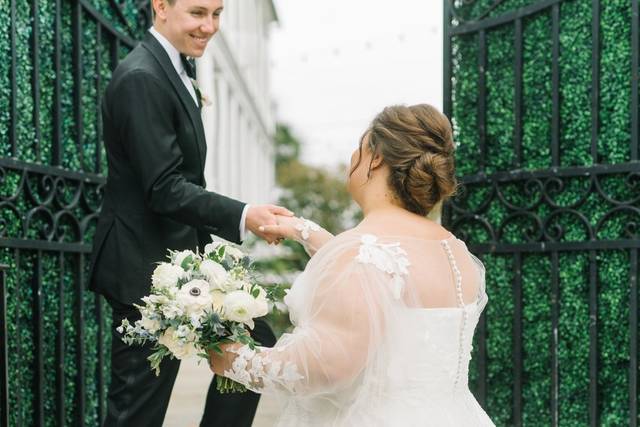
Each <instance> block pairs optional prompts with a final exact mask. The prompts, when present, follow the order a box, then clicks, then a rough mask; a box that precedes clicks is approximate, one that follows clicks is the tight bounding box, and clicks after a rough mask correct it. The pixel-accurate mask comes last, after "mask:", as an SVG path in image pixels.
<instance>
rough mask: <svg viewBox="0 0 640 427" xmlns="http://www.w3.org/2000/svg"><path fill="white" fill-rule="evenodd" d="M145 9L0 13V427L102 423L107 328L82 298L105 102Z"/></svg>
mask: <svg viewBox="0 0 640 427" xmlns="http://www.w3.org/2000/svg"><path fill="white" fill-rule="evenodd" d="M148 7H149V2H148V1H147V0H136V1H134V0H130V1H121V0H110V1H108V2H107V1H101V0H94V1H90V0H45V1H43V0H33V1H29V2H17V1H16V0H11V1H10V7H7V8H5V7H3V8H2V10H1V11H0V21H1V22H3V23H4V25H5V28H4V31H2V32H1V33H3V36H1V37H0V52H2V56H3V58H5V60H4V61H3V63H2V64H0V90H1V92H0V104H2V110H3V111H2V113H0V263H4V264H7V268H6V271H5V274H4V275H2V274H0V287H1V288H0V319H2V320H3V324H2V327H1V329H0V339H1V340H2V342H1V343H0V344H1V346H2V347H1V349H0V381H1V384H0V401H1V402H2V405H0V425H3V426H23V425H38V426H46V425H60V426H62V425H85V424H88V425H98V424H99V422H100V420H102V419H103V415H104V402H105V392H106V387H107V383H108V378H107V377H106V374H107V373H108V366H107V364H108V359H105V357H104V356H105V355H106V354H108V353H107V352H108V348H107V346H108V345H109V343H110V333H109V330H108V329H107V328H108V325H109V322H110V320H109V315H108V313H105V312H104V303H103V302H102V301H101V299H99V298H97V297H95V296H94V295H93V294H91V293H89V292H87V291H86V290H85V288H86V273H87V267H88V262H87V261H88V259H87V257H88V255H89V253H90V251H91V239H92V235H93V231H94V227H95V223H96V221H97V215H98V212H99V209H100V204H101V195H102V187H103V185H104V183H105V177H104V173H105V171H106V167H105V165H106V158H105V155H104V150H103V146H102V129H101V121H100V103H101V94H102V93H103V91H104V89H105V87H106V83H107V82H108V80H109V78H110V75H111V70H113V68H114V67H115V66H116V65H117V63H118V61H119V59H120V58H122V57H123V56H124V55H125V54H126V53H127V52H128V51H129V50H130V49H131V48H133V46H134V45H135V39H137V38H138V37H139V36H140V35H141V34H142V32H143V31H144V30H145V29H146V28H147V27H148V26H149V25H150V16H149V9H148ZM5 276H6V277H5Z"/></svg>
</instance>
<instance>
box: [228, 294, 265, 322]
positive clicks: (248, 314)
mask: <svg viewBox="0 0 640 427" xmlns="http://www.w3.org/2000/svg"><path fill="white" fill-rule="evenodd" d="M257 308H259V307H257V306H256V302H255V298H253V297H252V296H251V295H249V293H248V292H245V291H233V292H231V293H229V294H227V296H225V298H224V316H225V318H226V319H227V320H230V321H232V322H238V323H244V324H245V325H247V326H249V327H250V328H251V329H253V326H254V324H253V318H254V317H256V316H255V314H254V313H255V310H256V309H257Z"/></svg>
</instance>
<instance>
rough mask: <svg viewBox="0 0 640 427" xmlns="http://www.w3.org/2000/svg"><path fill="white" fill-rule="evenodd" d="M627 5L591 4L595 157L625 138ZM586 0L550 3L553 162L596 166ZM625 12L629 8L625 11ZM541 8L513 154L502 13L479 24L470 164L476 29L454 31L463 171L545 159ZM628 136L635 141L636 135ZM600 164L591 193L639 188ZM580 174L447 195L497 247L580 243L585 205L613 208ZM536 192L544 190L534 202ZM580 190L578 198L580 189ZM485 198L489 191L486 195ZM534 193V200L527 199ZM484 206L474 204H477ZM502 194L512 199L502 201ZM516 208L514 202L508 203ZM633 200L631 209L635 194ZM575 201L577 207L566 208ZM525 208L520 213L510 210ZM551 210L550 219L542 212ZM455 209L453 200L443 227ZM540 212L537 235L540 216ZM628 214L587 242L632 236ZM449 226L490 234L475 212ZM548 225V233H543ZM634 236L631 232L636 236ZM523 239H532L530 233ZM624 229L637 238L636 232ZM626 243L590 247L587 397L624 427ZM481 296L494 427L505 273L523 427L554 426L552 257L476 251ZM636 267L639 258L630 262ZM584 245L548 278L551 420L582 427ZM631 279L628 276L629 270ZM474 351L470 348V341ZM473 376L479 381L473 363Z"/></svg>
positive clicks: (527, 22) (507, 391)
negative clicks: (518, 260)
mask: <svg viewBox="0 0 640 427" xmlns="http://www.w3.org/2000/svg"><path fill="white" fill-rule="evenodd" d="M452 3H453V4H454V12H455V13H456V15H457V16H458V18H457V19H456V20H454V22H453V24H452V25H456V24H458V23H459V21H460V20H462V21H464V20H472V19H473V18H474V17H475V18H477V17H479V16H481V15H482V14H483V13H485V12H486V11H487V10H490V7H491V6H492V5H494V4H495V3H496V2H494V1H493V0H478V1H474V2H452ZM498 3H499V5H498V7H496V8H495V9H493V10H492V11H491V12H490V13H488V15H486V16H487V17H495V16H499V15H502V14H503V13H506V12H510V11H513V10H515V9H518V8H520V7H523V6H527V5H529V4H533V3H536V2H535V1H532V0H505V1H503V2H498ZM631 8H632V1H630V0H606V1H604V0H603V1H601V2H600V14H601V15H600V26H599V28H600V39H599V42H600V49H601V58H600V73H601V74H600V81H599V86H600V97H599V108H598V116H599V123H600V129H599V133H598V144H597V147H598V156H597V162H596V164H621V163H625V162H629V161H630V145H631V141H630V139H631V22H632V10H631ZM592 12H593V11H592V1H591V0H565V1H561V2H560V60H559V61H560V62H559V70H560V105H559V107H560V123H561V126H560V135H559V140H560V167H569V166H591V165H593V164H594V162H593V159H592V156H591V152H590V146H591V121H592V115H591V114H592V113H591V88H592V83H593V82H592V75H591V59H592V47H593V46H594V44H593V39H592V16H593V14H592ZM636 19H637V17H636ZM551 22H552V18H551V10H550V8H547V9H545V10H543V11H541V12H539V13H537V14H535V15H533V16H530V17H528V18H526V19H524V20H523V33H524V39H523V110H522V112H523V129H522V153H523V156H522V158H523V163H522V164H520V165H518V164H517V162H516V153H515V150H514V143H513V141H514V132H515V113H514V102H515V101H514V100H515V75H514V58H515V50H514V25H513V22H511V23H509V24H505V25H503V26H499V27H495V28H492V29H491V30H488V31H487V36H486V37H487V39H486V40H487V69H486V83H487V98H486V111H487V113H486V117H487V119H486V124H487V126H486V153H487V154H486V166H485V168H484V169H482V168H481V165H480V163H479V158H480V148H479V143H478V141H479V135H480V134H479V121H478V114H477V108H478V107H477V105H478V93H479V83H478V81H479V80H478V79H479V69H478V35H477V33H475V34H469V35H462V36H455V37H453V38H452V77H453V80H452V99H451V100H452V111H451V113H452V121H453V123H454V129H455V138H456V141H457V143H458V144H459V145H458V152H457V156H458V157H457V168H458V171H459V174H460V175H461V176H468V175H474V174H478V173H480V172H485V173H487V175H489V176H490V175H491V174H493V173H495V172H503V171H512V170H515V169H523V170H532V171H535V170H541V169H545V168H550V167H551V166H552V163H551V161H552V157H551V150H550V146H551V142H550V141H551V138H552V136H551V134H552V111H553V105H552V77H551V76H552V65H553V64H552V36H551V32H552V26H551ZM635 143H636V144H637V141H636V142H635ZM635 166H636V174H635V175H633V174H611V175H608V176H606V178H605V179H603V180H602V181H601V184H602V188H603V192H604V193H606V194H607V195H609V196H611V197H615V198H616V199H617V200H632V199H634V198H637V197H638V192H639V190H638V189H639V188H640V186H639V184H638V176H640V175H638V172H640V165H639V164H638V163H637V162H636V163H635ZM591 182H592V181H591V178H590V176H582V177H575V178H571V179H567V180H564V181H563V182H562V184H561V183H560V182H557V183H551V184H550V185H549V186H548V187H545V188H541V187H539V186H537V185H536V184H535V183H531V182H529V183H527V184H525V183H523V182H516V181H514V182H512V183H510V184H507V185H504V186H503V187H502V188H501V191H502V194H503V196H504V200H500V199H499V198H498V197H493V198H491V196H490V194H492V191H493V190H492V185H493V184H492V183H489V182H484V183H483V182H481V183H476V184H472V185H468V186H466V188H465V190H464V192H463V194H461V195H460V196H458V198H457V200H456V201H455V202H454V203H455V204H456V205H457V206H458V207H460V208H461V209H463V210H464V211H465V212H464V213H465V214H469V213H472V214H473V213H476V214H477V215H478V216H479V218H481V219H482V220H484V221H486V222H487V224H489V225H490V226H491V228H492V229H493V230H498V229H500V227H501V226H502V227H503V232H502V233H500V234H499V243H513V244H518V243H525V242H530V241H532V240H533V241H536V240H553V238H554V236H555V237H557V241H560V242H580V241H586V240H589V239H590V236H589V230H588V228H589V227H586V226H585V224H584V223H583V222H582V221H581V220H580V218H579V214H581V215H584V217H585V218H586V220H587V221H588V223H589V225H590V226H591V227H594V226H595V224H597V223H598V221H600V220H601V219H603V217H604V216H605V214H606V213H608V212H610V211H611V210H612V209H613V208H614V207H615V205H614V204H612V203H610V202H608V201H606V200H605V199H604V198H603V197H602V195H601V194H600V193H598V192H596V191H595V189H594V188H592V187H591ZM541 192H544V193H545V194H546V195H547V196H549V197H550V199H551V200H552V201H553V202H554V203H556V204H557V205H558V206H554V205H553V204H552V203H550V202H549V200H548V199H544V198H542V199H540V197H541ZM582 197H584V198H585V199H584V200H583V201H581V198H582ZM489 198H491V199H490V201H489ZM539 200H542V201H541V202H538V201H539ZM484 202H486V203H487V204H486V206H483V203H484ZM509 204H511V206H509ZM513 206H516V207H517V208H514V207H513ZM631 206H632V207H635V208H638V207H640V203H639V202H638V201H637V200H636V201H634V202H632V203H631ZM563 207H564V208H572V209H575V211H576V212H578V214H575V213H572V212H568V211H569V210H571V209H565V210H563V209H562V208H563ZM522 211H526V212H528V213H529V214H531V215H524V214H523V215H520V216H518V215H515V216H512V217H509V216H510V215H514V214H515V213H517V212H522ZM552 214H553V215H552ZM462 216H463V213H461V212H460V211H455V210H453V211H452V213H451V217H450V218H449V221H450V222H451V223H453V222H455V221H456V220H459V219H460V218H461V217H462ZM535 219H540V220H541V221H542V222H544V221H545V220H549V223H548V225H547V227H546V232H547V233H548V234H549V235H550V236H551V237H549V235H547V234H545V235H544V236H540V237H539V238H538V237H535V236H537V233H538V232H539V225H538V224H536V222H535ZM632 223H635V224H636V226H637V224H639V223H640V218H638V215H637V214H636V215H634V214H633V213H632V212H631V211H629V212H626V213H625V212H620V213H619V214H616V215H613V216H612V217H611V218H610V220H607V221H606V222H605V223H604V226H603V227H602V229H601V230H600V231H599V232H598V234H597V236H595V237H596V239H597V240H621V239H629V238H631V239H633V238H635V239H636V240H637V239H638V238H640V237H639V236H638V229H637V228H636V229H633V227H629V224H632ZM459 233H461V234H464V235H466V236H467V237H468V239H469V242H470V243H471V245H480V244H482V243H491V241H492V238H491V235H490V234H491V233H490V232H489V231H488V230H487V228H486V227H483V226H481V225H480V224H479V223H478V222H473V221H469V222H465V221H462V222H461V224H460V227H459ZM554 233H556V234H554ZM634 233H635V234H634ZM532 236H533V237H532ZM634 236H635V237H634ZM632 253H633V252H632V251H630V250H628V249H620V250H606V251H605V250H599V251H597V260H596V265H597V285H598V296H597V318H598V323H597V325H598V348H597V351H598V374H597V382H598V405H597V411H598V413H599V423H600V424H601V425H605V426H621V425H629V424H630V419H629V416H630V415H629V414H630V412H629V411H630V405H629V391H628V390H629V362H630V359H629V340H630V336H629V326H628V325H629V314H630V313H629V304H630V299H629V298H630V291H629V284H630V282H631V280H632V279H631V277H630V265H631V260H630V254H632ZM483 259H484V263H485V265H486V267H487V289H488V294H489V299H490V301H489V305H488V307H487V311H486V319H487V342H486V344H487V360H488V364H487V401H486V405H485V406H486V409H487V411H488V413H489V414H490V416H491V417H492V419H493V420H494V422H495V423H496V425H498V426H508V425H513V423H514V418H513V414H512V412H513V410H512V403H513V400H512V399H513V395H512V393H513V353H512V349H513V320H514V291H513V286H514V285H513V284H514V280H515V276H516V275H519V277H520V278H521V281H522V301H523V336H522V338H523V370H524V372H523V392H522V403H523V414H522V421H523V424H524V425H531V426H541V425H551V424H552V413H551V375H550V371H551V352H550V343H551V341H552V333H553V330H552V320H551V319H552V307H553V293H552V289H551V283H552V275H553V274H554V270H553V267H552V261H551V256H550V255H549V254H544V253H543V254H540V253H524V254H523V258H522V267H521V269H520V270H516V268H515V266H514V256H513V254H496V253H491V252H489V253H487V254H485V255H484V256H483ZM635 262H636V263H637V260H636V261H635ZM589 268H590V260H589V252H588V251H575V252H573V251H565V252H560V253H559V256H558V269H557V273H558V283H559V289H560V291H559V294H560V300H559V307H560V310H559V329H558V336H559V342H558V353H557V356H558V362H559V378H560V380H559V395H558V402H559V409H558V414H559V417H558V422H559V425H562V426H585V425H589V422H590V420H589V326H590V322H591V320H590V317H589V286H590V283H589ZM635 280H636V281H637V278H636V279H635ZM476 348H477V345H476ZM474 369H475V370H474V371H473V372H472V373H471V375H472V382H473V387H476V386H477V381H478V371H477V366H475V365H474Z"/></svg>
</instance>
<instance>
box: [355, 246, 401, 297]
mask: <svg viewBox="0 0 640 427" xmlns="http://www.w3.org/2000/svg"><path fill="white" fill-rule="evenodd" d="M360 241H361V244H360V250H359V252H358V256H357V257H356V260H357V261H359V262H361V263H363V264H373V265H374V266H375V267H377V268H378V269H380V270H382V271H384V272H386V273H388V274H390V275H391V277H392V290H393V297H394V298H395V299H400V297H401V296H402V292H403V290H404V285H405V281H404V277H403V276H406V275H408V274H409V270H407V267H409V266H410V265H411V263H410V262H409V259H408V258H407V256H406V255H407V253H406V252H405V250H404V249H402V248H401V247H400V243H386V244H385V243H378V238H377V237H376V236H374V235H373V234H365V235H363V236H362V238H361V239H360Z"/></svg>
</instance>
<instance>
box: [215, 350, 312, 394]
mask: <svg viewBox="0 0 640 427" xmlns="http://www.w3.org/2000/svg"><path fill="white" fill-rule="evenodd" d="M232 351H233V352H234V353H235V354H236V355H237V357H236V358H235V359H234V361H233V363H232V365H231V369H229V370H226V371H225V372H224V376H225V377H227V378H230V379H232V380H234V381H237V382H239V383H240V384H242V385H244V386H246V387H247V388H248V389H249V390H253V391H258V392H261V391H264V390H268V389H281V388H284V389H286V390H287V391H288V392H290V393H292V392H294V391H295V384H296V383H297V382H298V381H300V380H301V379H303V378H304V377H303V376H302V375H300V373H299V372H298V367H297V366H296V365H295V363H293V362H284V363H283V362H281V361H279V360H271V359H269V357H268V355H262V354H261V353H260V352H259V350H258V351H256V350H251V349H250V348H249V346H247V345H245V346H242V347H240V348H238V349H237V350H232Z"/></svg>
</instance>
